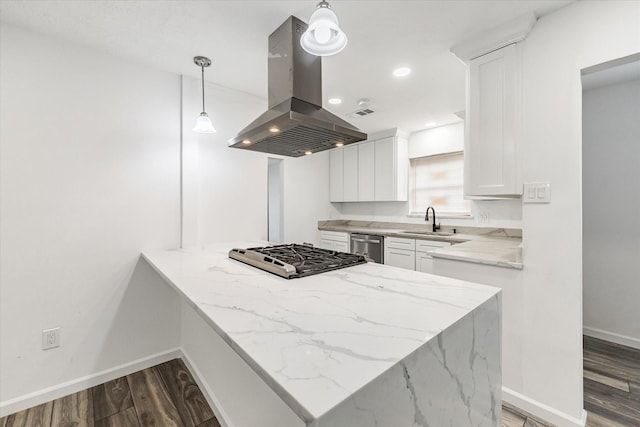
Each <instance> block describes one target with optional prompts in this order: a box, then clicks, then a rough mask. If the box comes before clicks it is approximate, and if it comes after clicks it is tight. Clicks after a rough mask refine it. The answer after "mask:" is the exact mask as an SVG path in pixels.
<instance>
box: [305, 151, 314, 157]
mask: <svg viewBox="0 0 640 427" xmlns="http://www.w3.org/2000/svg"><path fill="white" fill-rule="evenodd" d="M304 154H305V155H307V156H310V155H312V154H313V153H312V152H311V151H305V152H304Z"/></svg>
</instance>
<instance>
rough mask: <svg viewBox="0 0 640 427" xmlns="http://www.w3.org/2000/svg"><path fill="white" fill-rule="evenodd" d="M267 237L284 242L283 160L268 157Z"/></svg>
mask: <svg viewBox="0 0 640 427" xmlns="http://www.w3.org/2000/svg"><path fill="white" fill-rule="evenodd" d="M267 170H268V173H267V194H268V200H267V222H268V229H267V239H268V240H269V242H270V243H283V242H284V194H283V193H284V184H283V183H284V176H283V175H284V161H283V159H276V158H272V157H269V164H268V167H267Z"/></svg>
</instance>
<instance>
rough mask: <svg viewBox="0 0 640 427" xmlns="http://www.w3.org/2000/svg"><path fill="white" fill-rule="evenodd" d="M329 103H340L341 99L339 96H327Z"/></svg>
mask: <svg viewBox="0 0 640 427" xmlns="http://www.w3.org/2000/svg"><path fill="white" fill-rule="evenodd" d="M329 104H333V105H340V104H342V99H340V98H329Z"/></svg>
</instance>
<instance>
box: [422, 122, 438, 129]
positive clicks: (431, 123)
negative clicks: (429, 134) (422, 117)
mask: <svg viewBox="0 0 640 427" xmlns="http://www.w3.org/2000/svg"><path fill="white" fill-rule="evenodd" d="M424 125H425V126H426V127H428V128H432V127H434V126H435V125H437V123H436V122H427V123H425V124H424Z"/></svg>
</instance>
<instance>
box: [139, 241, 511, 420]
mask: <svg viewBox="0 0 640 427" xmlns="http://www.w3.org/2000/svg"><path fill="white" fill-rule="evenodd" d="M265 244H266V242H239V243H238V242H236V243H229V244H219V245H215V246H211V247H207V248H204V249H182V250H171V251H149V252H144V253H143V257H144V258H145V259H146V260H147V261H148V262H149V263H150V265H151V266H153V267H154V268H155V270H156V271H158V272H159V274H160V275H162V276H163V277H164V278H165V279H166V280H167V282H168V283H169V284H171V285H172V286H173V287H174V288H175V289H176V290H177V291H178V292H179V293H180V294H182V296H183V297H184V298H185V300H186V301H187V302H188V303H190V304H191V305H192V306H193V307H194V308H195V309H196V311H197V312H198V313H199V314H200V315H201V316H202V318H203V319H204V320H205V321H206V322H207V323H208V324H209V325H211V327H212V328H213V329H214V330H215V331H216V332H217V333H218V334H219V335H220V336H221V337H222V338H223V339H224V340H225V341H226V342H227V344H229V345H230V346H231V348H233V349H234V351H235V352H236V353H238V355H240V357H242V358H243V359H244V360H245V362H246V363H247V364H248V365H249V366H250V367H251V368H252V369H253V370H254V371H255V372H256V373H257V374H258V375H259V376H260V377H261V378H262V379H263V380H264V381H265V382H266V383H267V384H268V385H269V386H270V387H271V388H272V389H273V390H274V391H275V392H276V393H277V394H278V395H279V396H280V397H281V398H282V399H283V401H284V402H285V403H287V405H288V406H289V407H290V408H291V409H292V410H293V411H294V412H295V413H296V414H298V416H299V417H300V418H301V419H303V420H304V421H305V422H309V421H311V420H316V419H318V418H319V417H320V416H322V415H323V414H326V413H327V412H328V411H330V410H331V409H332V408H335V407H336V406H337V405H338V404H339V403H340V402H342V401H344V400H345V399H347V398H348V397H349V396H351V395H352V394H353V393H355V392H356V391H357V390H359V389H361V388H362V387H363V386H365V385H366V384H368V383H370V382H371V381H373V380H374V379H376V378H378V377H379V376H380V375H382V374H383V373H384V372H385V371H387V370H388V369H390V368H391V367H393V366H394V365H396V364H397V363H398V362H399V361H400V360H402V359H403V358H405V357H407V356H408V355H409V354H411V353H412V352H414V351H416V350H417V349H419V348H421V347H423V346H424V345H426V343H428V342H429V341H430V340H432V339H433V338H434V337H436V336H437V335H438V334H439V333H440V332H441V331H443V330H445V329H447V328H449V327H450V326H451V325H453V324H454V323H456V322H457V321H458V320H460V319H462V318H463V317H465V316H466V315H467V314H469V313H470V312H472V311H473V310H474V309H476V308H477V307H479V306H480V305H482V304H483V303H484V302H486V301H487V300H488V299H490V298H492V297H494V296H495V295H496V294H497V293H499V292H500V290H499V289H497V288H493V287H489V286H484V285H478V284H474V283H470V282H465V281H460V280H455V279H449V278H445V277H440V276H434V275H428V274H424V273H419V272H414V271H410V270H403V269H398V268H394V267H391V266H385V265H380V264H374V263H368V264H363V265H358V266H354V267H349V268H344V269H341V270H336V271H331V272H327V273H323V274H318V275H314V276H308V277H303V278H299V279H292V280H287V279H284V278H281V277H278V276H275V275H272V274H270V273H267V272H264V271H262V270H259V269H256V268H254V267H251V266H248V265H246V264H243V263H241V262H238V261H235V260H232V259H229V258H228V256H227V254H228V251H229V249H231V248H233V247H240V248H248V247H255V246H264V245H265Z"/></svg>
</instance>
